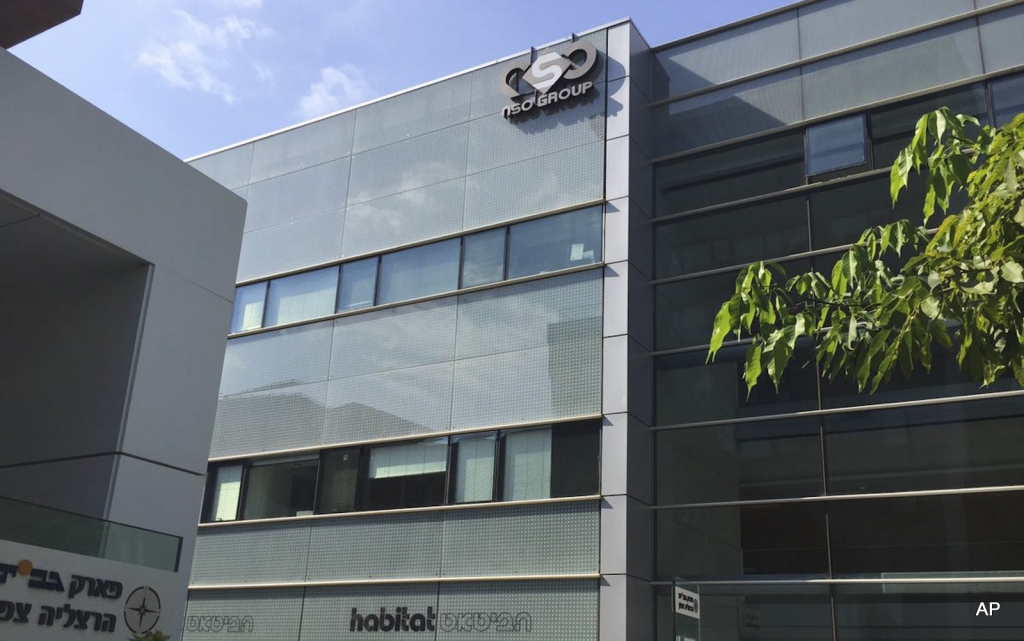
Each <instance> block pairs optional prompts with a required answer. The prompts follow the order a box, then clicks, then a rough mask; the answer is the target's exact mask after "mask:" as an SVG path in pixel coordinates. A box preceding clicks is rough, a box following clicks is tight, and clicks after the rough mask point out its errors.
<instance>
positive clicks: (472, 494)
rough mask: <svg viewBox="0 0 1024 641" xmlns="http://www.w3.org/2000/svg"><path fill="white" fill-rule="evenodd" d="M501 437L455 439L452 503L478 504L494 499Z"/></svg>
mask: <svg viewBox="0 0 1024 641" xmlns="http://www.w3.org/2000/svg"><path fill="white" fill-rule="evenodd" d="M496 440H497V434H495V433H493V432H492V433H489V434H473V435H470V436H458V437H454V438H452V455H451V460H452V465H453V467H454V470H453V474H454V476H453V478H452V479H451V481H450V486H451V488H452V496H451V501H452V503H476V502H480V501H490V500H493V499H494V463H495V458H496V457H495V441H496Z"/></svg>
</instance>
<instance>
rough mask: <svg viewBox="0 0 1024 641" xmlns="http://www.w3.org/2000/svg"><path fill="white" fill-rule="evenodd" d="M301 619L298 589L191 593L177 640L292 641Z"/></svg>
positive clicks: (300, 595)
mask: <svg viewBox="0 0 1024 641" xmlns="http://www.w3.org/2000/svg"><path fill="white" fill-rule="evenodd" d="M301 619H302V589H301V588H297V589H275V590H210V591H193V592H190V593H189V595H188V606H187V607H186V611H185V622H184V625H183V632H182V637H181V638H182V640H183V641H218V640H222V639H224V638H232V637H236V636H237V637H240V638H245V639H259V640H260V641H295V640H296V639H298V633H299V622H300V620H301Z"/></svg>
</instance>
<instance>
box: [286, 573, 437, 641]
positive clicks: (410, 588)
mask: <svg viewBox="0 0 1024 641" xmlns="http://www.w3.org/2000/svg"><path fill="white" fill-rule="evenodd" d="M381 608H384V610H385V612H384V614H385V615H386V616H388V617H390V616H392V615H394V614H395V609H396V608H405V610H403V612H402V614H403V615H405V614H407V615H408V618H405V617H404V616H403V623H402V624H400V626H401V627H402V629H403V631H398V632H396V631H394V630H387V631H384V630H381V629H379V628H380V621H379V618H380V614H381V612H380V609H381ZM428 608H429V611H428ZM353 610H355V612H353ZM436 612H437V585H436V584H425V585H386V586H374V585H365V586H357V587H347V586H345V587H330V588H309V589H307V590H306V600H305V604H304V607H303V616H302V637H301V638H302V641H337V640H341V639H365V638H367V636H369V637H370V638H373V637H375V636H377V635H375V634H373V633H372V632H371V631H370V630H369V629H368V628H374V627H377V628H378V632H381V634H382V635H383V636H384V638H386V639H396V640H398V641H401V640H402V639H409V640H411V641H415V640H417V639H418V640H421V641H429V640H430V639H433V638H434V634H433V633H431V632H429V631H427V630H425V629H424V630H419V629H417V628H419V627H423V628H426V618H427V616H428V615H429V614H432V613H433V614H434V619H435V622H436V618H437V615H436ZM370 615H372V616H373V617H374V619H371V620H369V621H368V620H367V619H366V617H367V616H370ZM416 615H421V617H418V618H417V619H416V620H415V622H414V621H413V617H415V616H416ZM360 624H362V626H363V629H362V630H360V629H359V626H360ZM413 626H416V627H415V628H414V627H413ZM389 627H391V623H390V621H389V620H387V619H386V620H385V621H384V628H389ZM405 629H408V631H404V630H405Z"/></svg>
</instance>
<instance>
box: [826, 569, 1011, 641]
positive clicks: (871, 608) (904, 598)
mask: <svg viewBox="0 0 1024 641" xmlns="http://www.w3.org/2000/svg"><path fill="white" fill-rule="evenodd" d="M833 589H834V595H835V608H836V635H837V636H836V638H837V639H839V640H840V641H862V640H864V639H870V640H871V641H907V640H908V639H910V640H921V641H924V640H927V641H1018V640H1019V639H1024V583H856V584H838V585H835V586H834V587H833ZM992 602H997V603H999V609H998V610H997V611H996V613H995V615H994V616H988V615H986V614H980V613H979V608H978V606H979V604H981V603H985V604H986V605H985V607H986V610H987V609H988V607H989V606H988V604H989V603H992Z"/></svg>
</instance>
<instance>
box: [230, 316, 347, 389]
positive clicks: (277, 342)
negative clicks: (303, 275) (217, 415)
mask: <svg viewBox="0 0 1024 641" xmlns="http://www.w3.org/2000/svg"><path fill="white" fill-rule="evenodd" d="M333 337H334V324H333V323H331V322H330V321H327V322H322V323H315V324H312V325H302V326H300V327H290V328H287V329H279V330H277V331H273V332H266V333H263V334H254V335H252V336H241V337H239V338H233V339H231V340H229V341H228V345H227V349H226V351H225V353H224V373H223V375H222V377H221V381H220V395H221V396H229V395H232V394H240V393H242V392H255V391H262V390H269V389H275V388H280V387H291V386H293V385H300V384H303V383H316V382H319V381H324V380H327V370H328V366H329V364H330V353H331V341H332V340H333Z"/></svg>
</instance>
